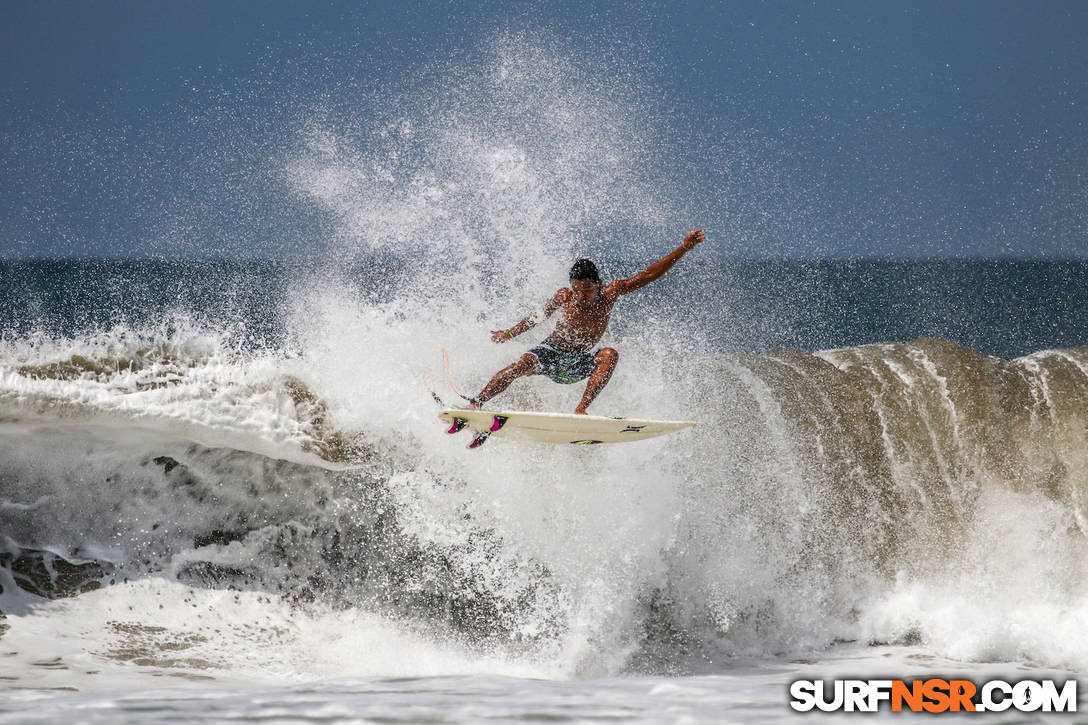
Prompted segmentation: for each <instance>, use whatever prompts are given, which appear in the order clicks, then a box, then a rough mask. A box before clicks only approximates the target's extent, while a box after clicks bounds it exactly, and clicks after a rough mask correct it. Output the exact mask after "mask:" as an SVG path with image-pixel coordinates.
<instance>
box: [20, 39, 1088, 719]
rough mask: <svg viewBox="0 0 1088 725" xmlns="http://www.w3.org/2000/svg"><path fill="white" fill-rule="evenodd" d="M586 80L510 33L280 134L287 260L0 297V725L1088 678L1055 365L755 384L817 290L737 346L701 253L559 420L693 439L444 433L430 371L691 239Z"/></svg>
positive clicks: (1073, 388)
mask: <svg viewBox="0 0 1088 725" xmlns="http://www.w3.org/2000/svg"><path fill="white" fill-rule="evenodd" d="M605 70H607V71H608V72H605V71H603V70H600V69H598V70H596V71H595V70H594V66H591V65H587V64H585V63H581V62H579V59H577V58H571V57H569V56H568V55H566V54H564V53H563V52H559V51H557V50H556V49H555V48H549V47H543V46H540V45H539V44H538V45H533V44H532V43H526V42H525V38H518V37H514V38H506V39H503V40H500V41H499V42H498V43H496V45H495V47H494V48H492V49H491V51H490V54H489V55H487V57H486V58H485V59H484V60H483V61H480V62H479V64H476V65H471V67H469V68H467V69H466V68H465V67H460V66H459V67H452V68H450V69H446V72H444V73H440V74H438V80H434V79H431V80H429V81H426V82H423V81H421V82H420V83H421V84H422V85H421V87H419V88H412V89H409V91H407V92H405V94H404V96H403V98H404V100H403V102H402V103H401V104H400V105H398V104H387V105H386V106H385V107H384V110H383V111H382V112H381V113H377V114H376V115H375V116H374V117H369V116H368V117H367V118H365V119H362V120H360V119H351V121H352V122H351V123H347V122H346V121H345V120H344V119H343V118H339V117H337V115H336V114H335V113H332V112H329V113H328V114H324V115H322V114H316V115H315V116H314V117H312V118H310V119H308V121H307V123H306V124H304V125H301V126H300V127H299V129H298V133H297V134H296V135H295V136H294V137H293V141H292V145H291V146H290V151H289V152H286V153H285V159H284V164H283V169H282V173H283V177H284V179H286V180H288V181H289V182H290V184H291V186H292V188H293V189H294V190H295V193H297V194H298V196H299V197H300V198H302V199H305V200H307V201H308V202H309V203H312V204H313V205H314V207H315V209H317V210H319V211H320V212H321V213H323V214H325V215H327V216H328V218H329V219H330V220H331V221H330V229H331V231H330V239H329V240H323V242H322V243H323V247H322V249H323V252H322V254H321V255H319V257H318V258H317V259H314V260H309V261H307V262H306V263H299V264H280V265H272V264H263V263H248V264H247V263H242V262H232V263H210V262H192V263H183V262H178V263H176V264H173V265H171V264H157V265H156V264H151V263H140V262H108V261H98V262H96V261H84V262H25V263H18V264H16V263H12V264H7V265H6V266H4V267H3V270H4V274H5V279H4V295H5V297H4V302H3V306H2V309H3V310H4V311H5V313H7V314H6V315H5V319H6V320H7V321H6V322H5V326H4V328H3V330H2V334H0V588H2V592H0V612H2V613H3V619H0V692H2V693H3V694H2V697H0V722H33V721H43V722H44V721H56V720H61V719H66V720H73V721H77V722H110V723H114V722H156V721H168V720H177V719H194V720H195V719H207V720H219V721H234V720H245V719H280V720H300V721H390V720H393V721H431V722H462V721H473V720H481V719H493V720H499V721H515V720H528V719H540V718H545V719H556V720H565V719H569V720H575V721H590V720H598V719H600V720H604V719H612V720H615V719H619V720H623V721H634V722H662V721H674V722H680V721H685V722H723V721H732V722H754V721H765V722H777V721H782V720H788V719H791V718H792V717H793V713H792V711H790V709H789V707H788V697H787V690H788V683H789V682H790V681H792V680H794V679H798V678H815V679H819V678H831V677H835V676H847V675H849V676H866V677H868V676H873V677H876V676H894V677H902V678H910V677H918V676H923V675H935V676H951V675H957V676H962V677H965V678H969V679H974V680H976V681H981V680H985V679H988V678H990V677H998V676H1000V677H1004V678H1007V679H1022V678H1027V677H1030V678H1032V679H1040V678H1045V677H1056V678H1060V679H1065V678H1068V677H1076V676H1077V675H1078V674H1079V673H1080V672H1082V671H1084V670H1085V669H1086V668H1088V635H1086V634H1085V632H1088V556H1086V555H1088V545H1086V540H1085V533H1086V526H1088V518H1086V516H1088V488H1086V486H1088V440H1086V438H1088V396H1086V393H1088V348H1082V347H1075V346H1070V347H1064V348H1060V349H1058V348H1056V349H1044V350H1034V351H1029V352H1027V353H1026V354H1021V355H1016V356H1010V357H1009V358H1003V357H999V356H997V355H995V354H991V353H989V352H986V351H981V350H974V349H971V348H969V347H965V346H963V345H960V344H958V343H957V342H955V341H953V340H950V339H945V338H942V337H937V336H920V337H917V338H915V339H912V340H898V341H896V340H886V339H871V340H868V341H866V342H865V343H864V344H852V345H847V346H842V347H834V348H826V347H816V346H812V347H806V346H804V345H803V344H802V345H800V346H799V347H800V348H804V349H771V348H767V347H765V346H764V342H765V341H766V340H767V339H771V338H773V336H774V334H775V333H776V329H777V328H783V327H790V326H791V325H799V324H800V322H801V317H803V314H804V312H803V310H807V309H811V305H813V304H817V305H818V302H819V298H820V293H821V290H820V285H819V284H818V281H817V283H816V284H814V285H811V286H809V287H808V288H807V289H805V290H804V294H803V295H801V296H799V297H798V298H797V299H796V300H785V301H784V304H783V305H782V306H781V307H778V308H775V309H776V310H778V312H777V313H776V315H771V316H768V315H766V314H760V313H757V312H754V311H753V309H752V305H751V304H750V301H749V300H747V299H746V293H745V292H744V290H745V289H746V285H748V288H750V287H751V284H756V285H757V286H758V284H759V283H758V282H755V281H754V280H759V279H763V277H761V276H759V275H756V276H755V277H744V276H743V274H742V272H741V270H740V268H738V267H736V266H732V265H730V264H729V263H727V262H724V263H723V262H722V261H721V259H722V256H713V255H712V254H711V252H709V251H708V250H707V249H706V248H707V247H711V246H712V245H713V244H714V243H718V244H720V245H725V244H726V241H725V240H724V239H722V238H721V237H719V238H718V239H717V240H715V239H714V237H713V232H712V231H711V230H708V241H707V243H705V244H704V245H702V246H701V247H700V248H699V249H697V250H696V251H695V252H693V253H692V254H690V255H688V256H687V257H686V258H685V259H683V260H681V262H680V263H679V264H678V265H677V267H676V268H675V269H674V270H673V271H672V272H670V273H669V275H668V276H667V277H666V278H665V279H662V280H661V281H660V282H658V283H655V285H654V287H653V289H652V290H647V291H646V293H645V296H643V297H639V296H638V294H637V293H636V295H633V296H632V297H631V298H629V299H624V300H621V302H620V304H619V305H617V308H616V312H615V314H614V318H615V322H614V323H613V327H612V328H611V330H610V332H609V333H607V334H606V337H605V339H604V343H605V344H608V345H610V346H613V347H615V348H616V349H618V350H619V351H620V356H621V360H620V364H619V367H618V368H617V371H616V374H615V375H614V377H613V379H612V381H611V383H610V384H609V386H608V387H607V388H606V389H605V391H604V392H603V393H602V394H601V396H600V397H599V398H598V399H597V401H596V402H595V403H594V406H593V409H592V410H591V412H594V413H597V414H606V415H627V416H632V417H647V418H660V419H670V418H676V419H692V420H695V421H697V422H698V425H697V426H696V427H695V428H693V429H691V430H689V431H684V432H682V433H679V434H676V435H674V436H670V437H667V438H662V439H655V440H650V441H645V442H639V443H630V444H619V445H614V446H593V447H558V446H543V445H532V444H527V443H511V442H507V441H493V442H491V443H489V444H488V445H487V446H484V447H483V448H481V449H480V450H476V451H468V450H466V448H465V446H466V443H467V440H466V439H465V438H464V437H461V436H450V435H446V433H445V432H444V427H443V426H442V425H441V424H440V423H439V422H438V421H437V420H436V418H435V413H436V408H435V405H434V403H433V401H432V399H431V397H430V395H429V394H428V392H427V383H428V382H430V383H431V384H437V385H439V386H444V385H445V384H446V381H445V377H446V376H445V373H444V371H443V366H442V350H443V349H446V350H448V351H449V355H450V359H451V360H452V361H453V369H452V375H453V377H454V378H455V380H453V382H455V384H457V385H458V386H459V387H461V388H468V389H474V388H478V387H479V386H481V385H482V384H483V382H485V381H486V380H487V378H488V377H490V375H491V373H493V372H494V371H495V370H497V369H499V368H500V367H502V366H504V365H506V364H508V363H509V362H510V360H511V359H512V356H513V355H515V354H520V352H521V351H522V349H521V348H517V349H516V350H515V349H514V347H513V345H514V344H516V343H518V342H520V340H519V341H515V343H511V344H507V345H501V346H498V345H493V344H491V343H490V342H489V341H488V332H489V330H491V329H495V328H498V327H502V326H508V325H509V324H511V323H512V322H514V321H516V320H517V319H521V318H522V317H524V316H525V315H526V314H528V313H529V312H532V311H533V310H534V309H537V308H539V306H540V304H541V303H542V302H543V301H544V300H545V299H547V297H548V296H549V295H550V294H551V293H553V292H554V290H555V289H556V288H557V287H558V286H561V285H563V284H564V282H565V274H566V270H567V268H568V267H569V264H570V262H571V261H572V260H573V259H574V258H575V257H577V256H583V255H594V256H597V257H598V258H600V259H603V260H605V262H604V263H603V264H602V266H603V267H604V269H603V273H604V274H605V276H607V277H610V278H614V277H619V276H629V275H630V274H633V273H635V272H637V271H639V269H641V267H640V266H639V265H640V264H641V265H644V264H645V262H646V261H649V260H651V259H653V258H656V257H658V256H661V255H662V254H664V253H665V252H667V251H669V250H671V249H672V248H673V247H674V246H675V244H677V243H679V240H680V239H681V238H682V237H683V234H685V233H686V232H687V231H690V229H691V228H694V227H695V226H698V219H697V215H694V214H693V212H692V210H690V209H687V208H685V204H684V201H683V196H684V195H683V193H682V191H681V190H678V187H677V186H676V185H675V184H672V183H670V182H668V181H667V178H666V181H665V182H663V181H662V178H663V177H662V176H661V175H660V174H658V173H656V172H655V169H660V168H661V167H662V165H663V161H662V159H661V154H662V151H661V150H660V149H661V148H662V146H661V144H660V143H658V140H659V139H658V138H657V137H655V133H654V128H653V124H652V123H648V122H647V121H648V120H650V119H653V118H655V115H654V114H653V113H652V109H650V108H647V104H652V102H653V101H652V98H650V97H649V96H651V95H652V94H647V93H646V92H645V89H642V88H640V87H639V86H638V85H637V83H635V82H633V81H631V80H630V79H624V80H623V81H622V82H617V81H616V80H615V78H616V76H615V73H616V72H619V71H618V69H605ZM621 78H622V76H621ZM426 83H432V84H434V85H431V86H428V85H426ZM632 109H635V110H636V111H639V112H637V113H632ZM640 109H641V110H640ZM617 250H618V251H617ZM720 251H721V250H719V254H720ZM725 251H727V250H725ZM703 253H706V254H705V255H704V256H703V257H702V258H701V257H700V254H703ZM724 256H727V255H724ZM957 269H958V268H957ZM948 270H954V267H953V266H949V267H948ZM916 271H917V270H916ZM949 274H952V272H951V271H950V272H949ZM802 276H803V277H806V278H807V279H809V280H810V282H811V275H809V274H808V273H807V272H804V274H802ZM750 283H751V284H750ZM1039 284H1040V285H1041V284H1043V283H1042V282H1041V281H1040V283H1039ZM989 292H990V291H987V293H986V295H988V294H989ZM986 295H984V294H983V293H982V292H981V291H980V292H978V298H977V305H975V306H976V307H979V308H982V307H985V306H986V305H985V301H986V300H987V299H989V298H988V297H987V296H986ZM791 315H793V316H794V317H791ZM534 332H540V337H543V336H544V335H545V334H546V332H547V330H546V329H540V330H536V331H534ZM1028 338H1030V335H1029V336H1028ZM535 341H536V340H533V341H532V343H535ZM802 342H803V341H802ZM532 343H528V344H526V347H528V346H529V344H532ZM576 387H577V386H574V387H564V386H557V385H554V384H552V383H550V382H548V381H546V380H544V379H542V378H533V379H529V380H522V381H518V383H516V384H515V385H514V386H513V387H512V388H511V389H510V391H508V392H507V393H506V394H504V396H503V397H504V401H503V402H504V405H505V406H508V407H511V408H523V409H529V410H561V411H563V410H568V409H572V408H573V406H574V405H575V404H576V402H577V400H576V398H577V391H575V388H576ZM884 715H885V716H886V717H891V714H890V713H884ZM993 717H994V719H996V720H1000V721H1010V722H1011V721H1022V720H1023V719H1024V718H1026V717H1027V718H1028V719H1030V717H1028V716H1024V715H1017V714H1015V713H1012V714H1010V713H1006V714H1005V715H994V716H993ZM1040 717H1041V716H1040Z"/></svg>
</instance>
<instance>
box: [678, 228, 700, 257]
mask: <svg viewBox="0 0 1088 725" xmlns="http://www.w3.org/2000/svg"><path fill="white" fill-rule="evenodd" d="M674 238H675V237H674ZM705 240H706V235H705V234H703V230H702V229H696V230H695V231H693V232H691V233H690V234H688V235H687V236H686V237H684V242H683V247H684V251H685V252H690V251H691V250H693V249H695V245H696V244H702V243H703V242H704V241H705Z"/></svg>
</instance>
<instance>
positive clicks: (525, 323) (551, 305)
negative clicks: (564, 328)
mask: <svg viewBox="0 0 1088 725" xmlns="http://www.w3.org/2000/svg"><path fill="white" fill-rule="evenodd" d="M570 295H571V292H570V290H569V289H567V288H566V287H564V288H563V289H561V290H559V291H558V292H556V293H555V294H554V295H552V298H551V299H550V300H548V301H547V303H545V305H544V308H543V309H542V310H541V311H540V312H538V313H536V314H533V315H529V316H528V317H526V318H525V319H524V320H522V321H521V322H519V323H517V324H516V325H514V326H513V327H509V328H507V329H505V330H492V331H491V342H495V343H503V342H506V341H507V340H512V339H514V338H515V337H517V336H518V335H520V334H521V333H523V332H526V331H528V330H531V329H533V328H534V327H536V326H537V323H539V322H540V321H541V320H542V319H545V318H547V317H551V316H552V314H553V313H554V312H555V311H556V310H558V309H559V308H560V307H562V306H563V305H564V304H565V303H566V302H567V301H568V300H569V299H570Z"/></svg>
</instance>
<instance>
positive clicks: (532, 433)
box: [438, 408, 695, 448]
mask: <svg viewBox="0 0 1088 725" xmlns="http://www.w3.org/2000/svg"><path fill="white" fill-rule="evenodd" d="M438 417H439V418H441V419H442V420H444V421H446V422H448V423H450V429H449V431H448V432H449V433H456V432H458V431H460V430H462V429H465V428H467V429H469V430H470V431H472V432H474V433H476V439H475V440H474V441H473V444H472V445H471V446H470V447H471V448H475V447H477V446H479V445H481V444H482V443H483V442H484V441H485V440H487V438H488V437H490V436H495V437H499V438H517V439H521V440H530V441H536V442H538V443H570V444H575V445H589V444H593V443H622V442H624V441H639V440H644V439H646V438H653V437H655V436H660V435H666V434H668V433H675V432H676V431H678V430H683V429H684V428H690V427H691V426H693V425H695V422H694V421H690V420H644V419H642V418H609V417H604V416H600V415H574V414H570V413H534V412H530V411H522V410H498V411H496V410H469V409H462V408H446V409H445V410H443V411H442V412H441V413H439V414H438Z"/></svg>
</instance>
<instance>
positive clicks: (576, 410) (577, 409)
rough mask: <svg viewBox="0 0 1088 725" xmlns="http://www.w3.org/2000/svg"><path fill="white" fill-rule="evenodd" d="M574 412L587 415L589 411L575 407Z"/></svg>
mask: <svg viewBox="0 0 1088 725" xmlns="http://www.w3.org/2000/svg"><path fill="white" fill-rule="evenodd" d="M574 414H575V415H589V413H587V412H586V409H585V408H575V409H574Z"/></svg>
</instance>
